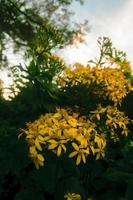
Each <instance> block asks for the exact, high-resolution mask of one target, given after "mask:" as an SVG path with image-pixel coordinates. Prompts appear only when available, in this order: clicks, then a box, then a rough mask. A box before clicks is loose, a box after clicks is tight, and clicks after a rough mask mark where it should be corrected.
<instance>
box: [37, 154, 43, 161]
mask: <svg viewBox="0 0 133 200" xmlns="http://www.w3.org/2000/svg"><path fill="white" fill-rule="evenodd" d="M37 158H38V160H40V161H42V162H43V161H44V157H43V155H41V154H37Z"/></svg>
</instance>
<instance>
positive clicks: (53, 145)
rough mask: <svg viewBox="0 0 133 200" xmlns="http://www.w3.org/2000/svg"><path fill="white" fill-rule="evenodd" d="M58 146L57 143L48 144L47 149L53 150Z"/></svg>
mask: <svg viewBox="0 0 133 200" xmlns="http://www.w3.org/2000/svg"><path fill="white" fill-rule="evenodd" d="M57 146H58V143H57V144H55V143H54V144H50V145H49V146H48V149H55V148H56V147H57Z"/></svg>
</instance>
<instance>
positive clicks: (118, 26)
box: [63, 0, 133, 64]
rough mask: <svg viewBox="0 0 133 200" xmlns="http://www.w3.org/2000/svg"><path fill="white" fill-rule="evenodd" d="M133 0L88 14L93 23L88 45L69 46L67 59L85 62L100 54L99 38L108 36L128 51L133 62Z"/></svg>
mask: <svg viewBox="0 0 133 200" xmlns="http://www.w3.org/2000/svg"><path fill="white" fill-rule="evenodd" d="M132 11H133V1H132V0H127V1H126V0H125V2H124V3H123V4H121V6H119V7H117V9H114V10H112V11H111V12H109V14H107V11H106V12H104V11H103V12H102V13H99V12H97V13H96V12H95V13H94V14H92V13H91V14H90V15H89V14H88V19H89V20H90V22H91V24H92V29H91V32H90V33H88V36H87V45H84V44H80V45H79V47H78V48H71V47H68V48H67V49H66V52H63V54H64V57H66V60H67V59H68V60H69V61H70V62H71V63H73V62H75V61H79V62H81V63H83V64H85V63H86V62H87V61H88V60H89V59H92V58H94V57H95V56H96V55H97V54H98V47H97V42H96V41H97V39H98V37H99V36H107V37H110V38H111V39H112V42H113V44H114V46H115V47H116V48H118V49H120V50H123V51H125V52H126V53H127V57H128V59H129V60H130V61H131V62H132V63H133V26H132V23H133V12H132Z"/></svg>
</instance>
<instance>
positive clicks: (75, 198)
mask: <svg viewBox="0 0 133 200" xmlns="http://www.w3.org/2000/svg"><path fill="white" fill-rule="evenodd" d="M64 198H65V199H67V200H81V196H80V194H76V193H67V194H65V195H64Z"/></svg>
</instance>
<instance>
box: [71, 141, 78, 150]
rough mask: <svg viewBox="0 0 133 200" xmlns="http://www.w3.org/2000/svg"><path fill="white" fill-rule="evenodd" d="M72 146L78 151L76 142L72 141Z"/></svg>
mask: <svg viewBox="0 0 133 200" xmlns="http://www.w3.org/2000/svg"><path fill="white" fill-rule="evenodd" d="M72 146H73V148H74V149H75V150H76V151H79V147H78V145H77V144H76V143H74V142H73V143H72Z"/></svg>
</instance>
